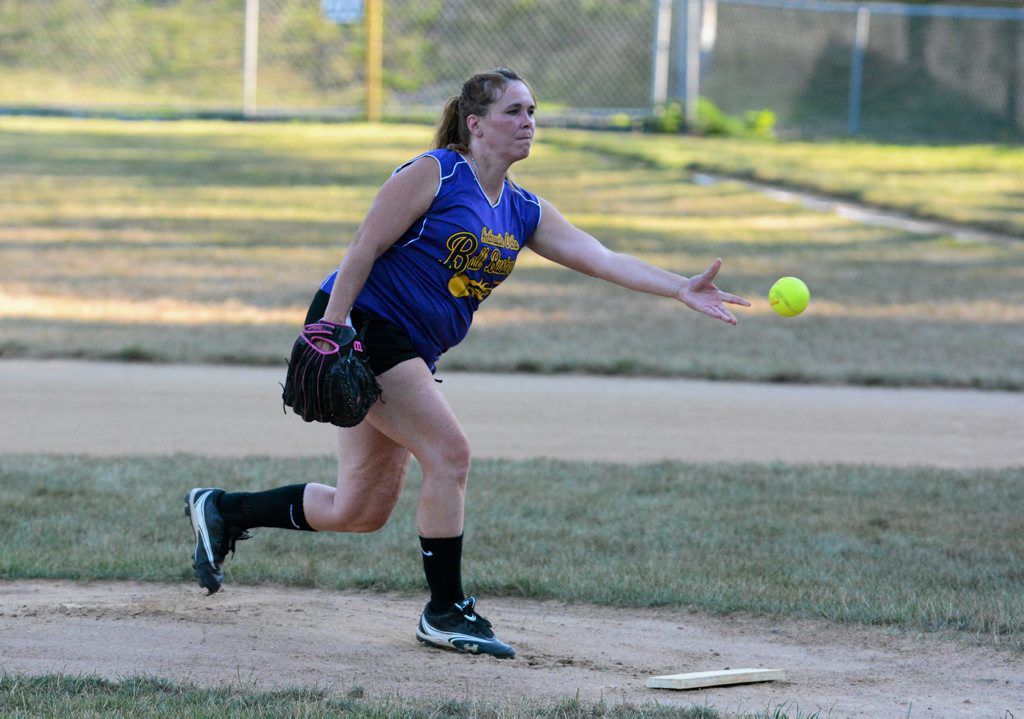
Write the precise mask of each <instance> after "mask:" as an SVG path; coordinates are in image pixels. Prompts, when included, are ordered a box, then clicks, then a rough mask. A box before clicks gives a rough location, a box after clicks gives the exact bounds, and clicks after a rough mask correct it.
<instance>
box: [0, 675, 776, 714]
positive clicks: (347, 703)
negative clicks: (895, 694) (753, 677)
mask: <svg viewBox="0 0 1024 719" xmlns="http://www.w3.org/2000/svg"><path fill="white" fill-rule="evenodd" d="M0 715H2V716H4V717H7V718H9V719H15V718H20V717H55V718H57V717H59V718H60V719H79V718H85V717H96V716H104V717H126V718H130V719H146V718H148V717H152V718H153V719H163V718H164V717H182V718H183V719H194V718H197V717H224V716H230V717H245V718H247V719H248V718H251V719H262V718H264V717H265V718H267V719H271V718H274V719H276V718H277V717H353V718H355V719H448V718H451V719H461V718H462V717H465V718H466V719H469V718H470V717H472V718H474V719H498V718H502V719H519V718H522V719H529V718H532V717H538V718H545V719H547V718H550V719H584V718H585V717H605V718H607V719H718V717H720V716H722V715H721V714H719V713H718V712H717V711H715V710H713V709H710V708H708V707H701V706H693V707H668V706H660V705H658V704H656V703H654V702H651V703H647V704H641V705H636V704H626V703H623V704H609V703H606V702H587V701H580V700H578V699H565V700H563V701H560V702H557V701H552V702H542V701H537V700H531V699H522V700H518V701H506V702H495V701H484V700H471V699H456V698H445V699H415V700H413V699H408V698H403V697H400V696H386V697H366V696H365V695H364V692H363V691H362V690H361V689H360V688H358V687H353V688H352V689H350V690H349V691H348V692H347V693H345V694H343V695H339V693H337V692H329V691H327V690H324V689H315V688H313V689H310V688H302V689H289V690H283V691H253V690H249V689H246V688H244V687H239V688H234V689H203V688H199V687H195V686H192V685H187V684H174V683H170V682H166V681H162V680H159V679H154V678H150V677H128V678H126V679H123V680H121V681H116V682H115V681H108V680H104V679H101V678H98V677H70V676H61V675H47V676H41V677H24V676H12V675H6V674H0ZM760 716H764V717H769V716H771V717H772V718H773V719H776V717H777V718H778V719H784V716H785V715H782V714H761V715H758V717H760ZM751 719H757V717H751Z"/></svg>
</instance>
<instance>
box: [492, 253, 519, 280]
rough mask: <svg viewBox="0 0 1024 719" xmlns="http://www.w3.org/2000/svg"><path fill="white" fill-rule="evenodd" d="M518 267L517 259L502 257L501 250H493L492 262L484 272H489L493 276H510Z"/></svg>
mask: <svg viewBox="0 0 1024 719" xmlns="http://www.w3.org/2000/svg"><path fill="white" fill-rule="evenodd" d="M515 266H516V261H515V258H512V257H502V256H501V250H498V249H494V250H491V262H490V264H488V265H487V266H486V267H484V272H489V273H490V274H492V275H508V274H511V273H512V268H513V267H515Z"/></svg>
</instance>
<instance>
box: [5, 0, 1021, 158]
mask: <svg viewBox="0 0 1024 719" xmlns="http://www.w3.org/2000/svg"><path fill="white" fill-rule="evenodd" d="M374 23H377V25H376V26H375V25H374ZM368 31H369V32H368ZM499 64H502V65H508V66H510V67H512V68H514V69H516V70H517V71H518V72H519V73H520V74H522V75H523V76H524V77H526V78H527V79H528V80H529V81H530V82H531V83H532V84H533V85H534V86H535V88H536V90H537V92H538V94H539V99H540V101H541V103H542V104H543V108H542V109H543V113H542V117H543V120H544V122H545V123H549V124H563V125H570V126H572V125H575V126H598V127H601V126H610V127H623V128H629V127H635V126H636V125H637V124H642V123H644V122H651V121H652V120H653V121H658V120H661V121H663V122H664V118H665V117H666V116H667V117H668V122H669V123H670V125H671V123H672V122H675V121H676V117H680V118H683V119H685V118H687V117H689V119H690V120H691V123H692V121H693V120H694V115H695V113H696V112H698V108H697V103H696V99H697V97H698V96H699V97H701V98H703V100H702V102H704V103H707V104H708V106H707V107H702V108H700V110H699V111H700V112H702V113H708V112H710V113H714V112H716V111H721V112H722V113H726V114H729V115H738V116H741V117H742V116H744V115H745V114H746V113H752V112H758V111H768V112H770V113H771V115H770V116H767V115H765V116H762V120H761V121H762V122H765V123H770V122H774V127H775V131H776V133H777V134H778V136H779V137H782V138H807V139H824V138H843V137H857V138H859V139H868V140H876V141H898V142H921V143H932V142H951V141H952V142H1019V141H1021V140H1022V139H1024V100H1022V97H1024V69H1022V68H1024V9H1022V7H1021V3H1020V2H1017V1H1016V0H1012V1H1011V0H989V1H987V2H984V3H981V2H970V1H969V0H961V1H960V2H958V3H956V4H953V3H950V2H919V3H875V2H865V3H854V2H826V1H818V0H631V1H628V2H624V1H623V0H491V1H490V2H479V0H365V2H364V0H2V1H0V111H4V112H7V113H12V112H33V113H39V112H55V113H79V114H90V113H108V114H109V113H124V114H129V115H149V116H154V115H155V116H168V115H171V116H181V115H184V116H208V115H212V116H233V115H244V116H250V117H319V118H351V117H360V116H364V117H365V116H366V115H367V114H369V116H370V119H378V117H383V118H385V119H396V120H417V119H430V120H433V119H434V118H435V117H436V113H437V108H438V107H439V105H440V103H441V102H442V101H443V100H444V99H445V98H446V97H447V96H449V95H450V94H452V93H454V92H456V91H457V89H458V87H459V86H460V84H461V82H462V80H463V79H464V78H465V77H466V76H468V75H469V74H472V73H473V72H478V71H482V70H487V69H491V68H493V67H495V66H496V65H499ZM687 100H689V101H690V102H689V103H688V102H687ZM754 121H755V122H756V120H754Z"/></svg>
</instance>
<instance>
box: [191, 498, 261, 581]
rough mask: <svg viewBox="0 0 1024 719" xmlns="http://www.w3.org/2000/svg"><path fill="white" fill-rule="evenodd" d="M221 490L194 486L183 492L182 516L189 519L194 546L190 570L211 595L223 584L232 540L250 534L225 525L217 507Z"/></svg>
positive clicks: (232, 549)
mask: <svg viewBox="0 0 1024 719" xmlns="http://www.w3.org/2000/svg"><path fill="white" fill-rule="evenodd" d="M222 494H224V490H223V489H203V488H202V487H196V488H195V489H192V490H190V491H189V493H188V494H187V495H185V516H186V517H188V518H189V519H190V520H191V521H192V533H193V534H194V535H195V537H196V547H195V549H194V550H193V551H192V569H194V570H195V573H196V579H198V580H199V586H201V587H203V588H204V589H206V591H207V592H209V593H210V594H213V593H214V592H216V591H218V590H219V589H220V588H221V586H222V585H223V584H224V570H223V568H222V565H223V564H224V558H225V557H226V556H227V554H228V552H231V553H232V554H234V552H235V542H237V541H240V540H243V539H249V533H248V532H246V531H245V530H243V529H239V528H238V527H225V524H224V516H223V515H222V514H221V513H220V509H218V508H217V499H218V498H219V497H220V496H221V495H222Z"/></svg>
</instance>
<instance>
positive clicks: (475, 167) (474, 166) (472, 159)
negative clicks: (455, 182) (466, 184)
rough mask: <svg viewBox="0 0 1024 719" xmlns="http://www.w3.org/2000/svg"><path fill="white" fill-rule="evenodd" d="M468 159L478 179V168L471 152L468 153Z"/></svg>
mask: <svg viewBox="0 0 1024 719" xmlns="http://www.w3.org/2000/svg"><path fill="white" fill-rule="evenodd" d="M468 157H469V161H470V162H472V163H473V174H474V175H476V179H477V180H478V181H479V180H480V168H479V167H477V164H476V158H475V157H473V153H472V152H470V153H468Z"/></svg>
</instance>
